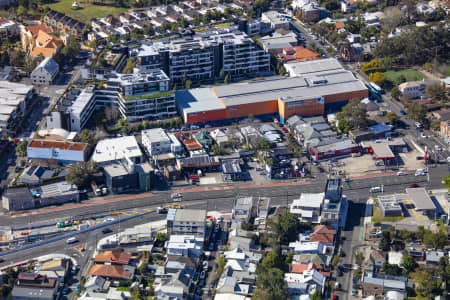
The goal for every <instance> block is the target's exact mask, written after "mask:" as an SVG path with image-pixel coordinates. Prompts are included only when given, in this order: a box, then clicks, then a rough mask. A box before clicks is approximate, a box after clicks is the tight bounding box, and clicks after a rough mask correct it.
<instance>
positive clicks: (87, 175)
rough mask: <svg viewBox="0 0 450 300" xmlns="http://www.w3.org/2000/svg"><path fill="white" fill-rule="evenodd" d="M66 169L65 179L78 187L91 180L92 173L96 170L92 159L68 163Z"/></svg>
mask: <svg viewBox="0 0 450 300" xmlns="http://www.w3.org/2000/svg"><path fill="white" fill-rule="evenodd" d="M67 171H68V172H69V173H68V174H67V175H66V180H67V181H68V182H70V183H73V184H75V185H76V186H78V187H80V186H81V187H82V186H86V185H88V184H89V183H90V182H91V180H92V178H93V177H94V174H95V173H96V172H97V164H96V163H95V162H94V161H92V160H90V161H86V162H77V163H76V164H71V165H69V166H68V167H67Z"/></svg>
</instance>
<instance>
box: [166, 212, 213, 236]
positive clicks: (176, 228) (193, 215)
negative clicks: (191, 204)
mask: <svg viewBox="0 0 450 300" xmlns="http://www.w3.org/2000/svg"><path fill="white" fill-rule="evenodd" d="M167 233H169V234H176V235H185V234H190V235H194V236H200V237H204V236H205V233H206V210H204V209H169V212H168V213H167Z"/></svg>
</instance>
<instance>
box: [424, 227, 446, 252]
mask: <svg viewBox="0 0 450 300" xmlns="http://www.w3.org/2000/svg"><path fill="white" fill-rule="evenodd" d="M423 243H424V244H425V246H426V247H427V248H433V249H442V248H444V246H445V245H446V244H447V235H446V234H445V233H444V232H441V231H439V232H436V233H432V232H430V233H429V234H426V235H425V236H424V237H423Z"/></svg>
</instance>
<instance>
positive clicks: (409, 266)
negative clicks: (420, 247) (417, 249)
mask: <svg viewBox="0 0 450 300" xmlns="http://www.w3.org/2000/svg"><path fill="white" fill-rule="evenodd" d="M401 266H402V268H403V269H405V273H406V274H409V273H411V272H414V270H415V269H416V268H417V267H418V264H417V262H416V260H415V259H414V257H412V256H411V255H409V254H404V255H403V257H402V263H401Z"/></svg>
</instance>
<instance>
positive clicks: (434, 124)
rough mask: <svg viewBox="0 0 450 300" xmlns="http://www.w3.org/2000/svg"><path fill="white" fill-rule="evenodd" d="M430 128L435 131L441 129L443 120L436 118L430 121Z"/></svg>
mask: <svg viewBox="0 0 450 300" xmlns="http://www.w3.org/2000/svg"><path fill="white" fill-rule="evenodd" d="M430 128H431V129H433V130H434V131H439V130H440V128H441V121H440V120H434V121H433V122H431V123H430Z"/></svg>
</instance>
